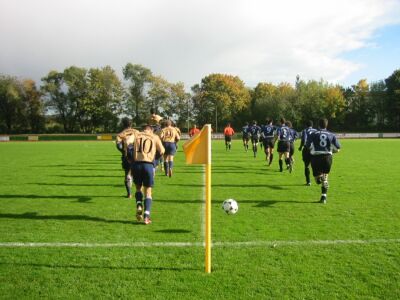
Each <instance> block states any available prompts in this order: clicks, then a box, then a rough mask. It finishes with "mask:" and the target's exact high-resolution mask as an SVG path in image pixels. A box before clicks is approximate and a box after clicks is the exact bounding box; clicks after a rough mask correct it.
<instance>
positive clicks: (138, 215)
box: [136, 205, 143, 222]
mask: <svg viewBox="0 0 400 300" xmlns="http://www.w3.org/2000/svg"><path fill="white" fill-rule="evenodd" d="M136 220H138V221H139V222H141V221H143V207H142V206H141V205H138V206H137V207H136Z"/></svg>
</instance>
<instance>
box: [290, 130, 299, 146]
mask: <svg viewBox="0 0 400 300" xmlns="http://www.w3.org/2000/svg"><path fill="white" fill-rule="evenodd" d="M297 137H298V134H297V131H296V130H294V129H292V128H289V142H291V143H294V141H295V140H297Z"/></svg>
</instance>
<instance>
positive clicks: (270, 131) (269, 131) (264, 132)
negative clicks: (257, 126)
mask: <svg viewBox="0 0 400 300" xmlns="http://www.w3.org/2000/svg"><path fill="white" fill-rule="evenodd" d="M274 134H275V126H273V125H265V126H263V127H262V129H261V136H262V137H263V138H264V139H270V138H273V137H274Z"/></svg>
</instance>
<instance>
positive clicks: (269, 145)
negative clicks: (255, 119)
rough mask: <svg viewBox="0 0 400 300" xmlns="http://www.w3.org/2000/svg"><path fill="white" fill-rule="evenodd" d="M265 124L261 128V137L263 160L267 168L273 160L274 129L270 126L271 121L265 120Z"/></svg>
mask: <svg viewBox="0 0 400 300" xmlns="http://www.w3.org/2000/svg"><path fill="white" fill-rule="evenodd" d="M266 121H267V124H266V125H264V126H263V127H262V128H261V137H262V141H263V144H264V152H265V159H266V161H267V162H268V166H270V165H271V164H272V160H273V158H274V145H275V133H276V128H275V126H274V125H272V119H267V120H266Z"/></svg>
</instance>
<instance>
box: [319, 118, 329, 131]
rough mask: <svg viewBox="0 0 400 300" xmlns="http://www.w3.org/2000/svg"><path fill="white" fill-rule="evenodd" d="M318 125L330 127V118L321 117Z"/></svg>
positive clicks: (323, 127)
mask: <svg viewBox="0 0 400 300" xmlns="http://www.w3.org/2000/svg"><path fill="white" fill-rule="evenodd" d="M318 125H319V128H321V129H325V128H327V127H328V120H327V119H326V118H322V119H319V121H318Z"/></svg>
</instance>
